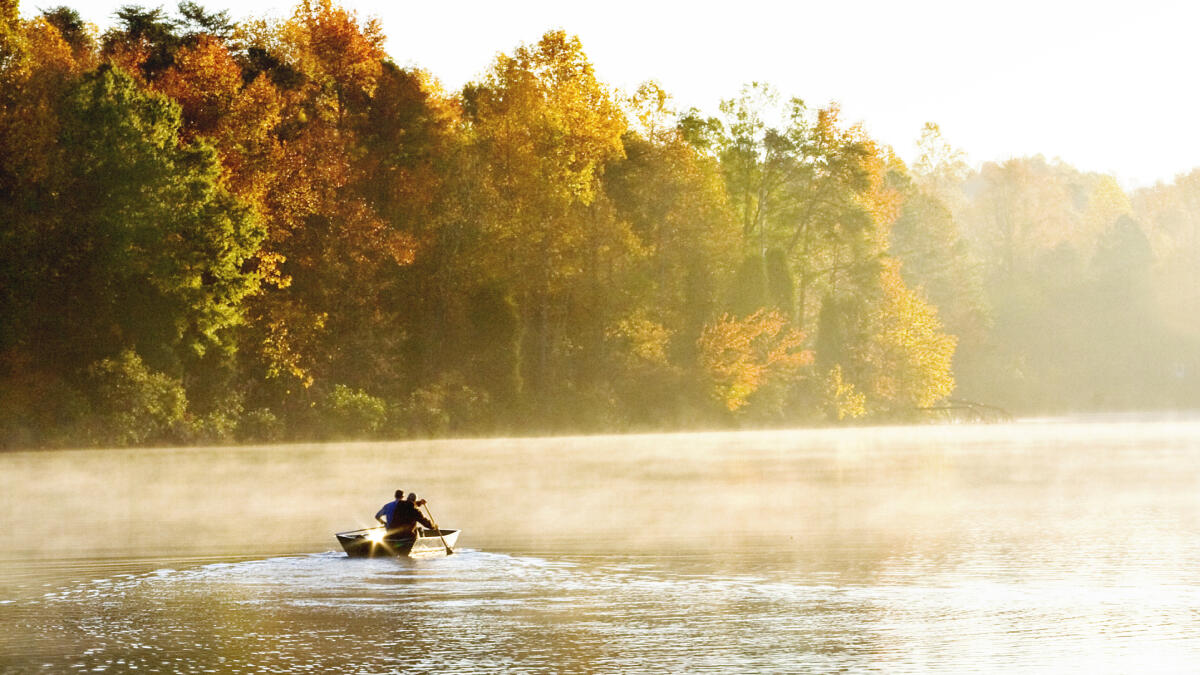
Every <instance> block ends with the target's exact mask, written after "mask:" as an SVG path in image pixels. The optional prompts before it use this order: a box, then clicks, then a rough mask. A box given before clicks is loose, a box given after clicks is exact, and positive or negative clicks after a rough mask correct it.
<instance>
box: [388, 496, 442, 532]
mask: <svg viewBox="0 0 1200 675" xmlns="http://www.w3.org/2000/svg"><path fill="white" fill-rule="evenodd" d="M424 504H425V500H424V499H417V495H416V494H415V493H411V492H410V493H409V495H408V499H406V500H404V501H399V500H397V501H396V508H395V510H394V511H392V515H391V517H390V518H388V521H387V528H388V536H389V537H394V538H396V539H408V538H411V537H415V536H417V524H418V523H419V524H421V525H424V526H425V527H428V528H430V529H432V528H433V523H431V522H430V521H429V519H428V518H426V517H425V516H423V515H421V511H420V509H419V508H418V507H420V506H422V505H424Z"/></svg>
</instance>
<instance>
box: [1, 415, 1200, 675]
mask: <svg viewBox="0 0 1200 675" xmlns="http://www.w3.org/2000/svg"><path fill="white" fill-rule="evenodd" d="M1198 460H1200V424H1197V423H1194V422H1189V421H1174V422H1173V421H1149V420H1146V421H1139V420H1129V419H1122V420H1119V421H1115V422H1103V421H1096V420H1090V421H1089V422H1088V423H1087V424H1075V423H1068V422H1062V421H1038V422H1029V423H1018V424H1011V425H995V426H979V427H971V426H961V427H917V428H878V429H857V430H822V431H791V432H755V433H714V434H684V435H659V436H628V437H617V436H614V437H587V438H583V437H581V438H555V439H495V440H478V441H443V442H429V443H374V444H329V445H305V446H280V447H246V448H193V449H175V450H114V451H93V452H82V451H79V452H76V451H71V452H40V453H9V454H5V455H0V489H2V490H3V492H2V494H3V495H4V496H3V497H0V522H2V523H3V524H4V531H5V532H6V533H10V534H9V536H8V541H7V542H6V543H7V547H6V549H5V551H6V552H5V554H4V556H3V559H2V560H0V670H4V671H17V672H26V671H30V672H32V671H38V670H42V669H48V670H50V671H68V670H94V669H113V670H131V669H133V668H135V667H136V668H137V669H138V671H139V672H141V671H150V672H154V671H159V672H204V671H213V670H215V671H219V672H321V671H327V670H339V671H343V672H381V671H388V670H405V669H407V670H416V671H426V670H441V671H447V670H448V671H456V670H501V669H509V670H522V671H532V672H553V671H591V672H595V671H609V672H611V671H614V670H656V671H673V672H681V671H689V672H694V671H703V670H721V671H728V670H741V671H783V670H790V671H795V670H811V671H828V670H839V669H851V670H862V669H877V670H884V671H888V672H896V671H910V672H928V671H943V672H961V671H963V670H978V669H982V670H993V671H995V670H1010V669H1018V670H1025V671H1029V670H1034V671H1045V672H1061V671H1063V670H1070V671H1075V672H1079V671H1088V672H1129V671H1144V670H1146V669H1147V667H1148V664H1153V665H1152V666H1149V667H1150V668H1151V669H1156V670H1187V669H1188V668H1189V665H1190V664H1194V663H1196V662H1197V658H1198V657H1200V639H1197V637H1196V635H1200V615H1197V613H1196V610H1195V608H1196V607H1200V573H1198V572H1197V570H1198V569H1200V567H1198V563H1200V544H1198V542H1200V537H1198V535H1200V501H1198V500H1197V496H1196V495H1197V494H1198V493H1197V488H1200V462H1198ZM396 487H402V488H405V489H409V490H416V491H418V492H419V493H420V494H421V495H422V496H425V497H428V498H429V500H430V506H431V508H432V509H433V513H434V515H435V516H436V517H437V518H438V520H439V522H441V523H442V524H444V525H446V526H447V527H461V528H462V529H463V535H462V538H461V539H460V545H461V548H460V550H459V552H458V553H456V554H455V555H453V556H450V557H448V558H439V559H433V560H423V561H408V560H393V559H375V560H358V559H347V558H346V557H345V556H344V555H343V554H342V553H341V552H339V551H335V549H336V543H335V542H334V540H333V538H332V533H333V532H334V531H338V530H347V529H354V528H357V527H360V526H362V525H365V524H368V523H369V520H370V517H371V515H372V514H373V513H374V511H375V510H376V509H377V508H378V507H379V506H380V505H381V504H382V503H383V502H384V501H387V499H388V497H389V496H390V493H391V491H392V490H394V489H395V488H396ZM34 533H42V536H33V535H34Z"/></svg>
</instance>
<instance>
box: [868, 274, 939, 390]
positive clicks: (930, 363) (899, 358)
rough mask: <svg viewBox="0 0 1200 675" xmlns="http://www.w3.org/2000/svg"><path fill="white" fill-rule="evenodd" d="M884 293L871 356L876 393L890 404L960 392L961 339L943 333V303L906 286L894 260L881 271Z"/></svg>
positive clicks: (869, 345)
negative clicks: (957, 354) (957, 352)
mask: <svg viewBox="0 0 1200 675" xmlns="http://www.w3.org/2000/svg"><path fill="white" fill-rule="evenodd" d="M880 281H881V289H882V298H881V301H880V303H879V306H878V308H877V310H876V315H875V317H874V323H875V325H876V329H875V330H874V331H873V334H872V338H871V340H870V341H869V344H868V353H867V357H866V361H867V363H868V364H870V366H871V368H872V370H873V371H874V373H873V376H872V377H871V386H870V388H871V392H872V393H873V394H874V396H876V397H878V399H880V400H881V401H886V402H888V405H889V407H918V408H920V407H927V406H930V405H932V404H934V403H936V402H937V401H939V400H941V399H943V398H945V397H947V396H949V395H950V393H951V392H953V391H954V374H953V371H952V365H953V360H954V348H955V345H956V344H957V339H956V338H955V337H954V336H953V335H947V334H945V333H943V332H942V324H941V321H939V320H938V316H937V308H936V307H933V306H932V305H930V304H929V303H927V302H925V300H924V299H923V298H922V297H921V296H920V295H919V294H918V293H916V292H915V291H913V290H911V289H909V288H907V287H906V286H905V285H904V280H903V279H902V278H901V276H900V267H899V265H898V264H897V263H896V262H895V261H888V262H887V263H886V264H885V265H884V267H883V269H882V271H881V274H880Z"/></svg>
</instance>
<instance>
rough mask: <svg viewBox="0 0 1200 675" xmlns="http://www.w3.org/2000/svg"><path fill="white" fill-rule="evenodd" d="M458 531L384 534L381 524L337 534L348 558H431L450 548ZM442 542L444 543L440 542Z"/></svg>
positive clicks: (456, 537)
mask: <svg viewBox="0 0 1200 675" xmlns="http://www.w3.org/2000/svg"><path fill="white" fill-rule="evenodd" d="M460 531H461V530H441V531H440V532H439V530H425V529H422V530H420V531H419V532H418V534H417V536H416V537H404V538H397V537H388V536H385V531H384V529H383V528H382V527H373V528H370V529H366V530H355V531H353V532H339V533H337V535H336V536H337V540H338V543H339V544H341V545H342V549H343V550H344V551H346V555H348V556H350V557H352V558H394V557H406V558H432V557H436V556H443V555H446V553H447V551H446V548H447V547H450V548H451V549H453V548H454V543H455V542H456V541H458V533H459V532H460ZM443 542H444V543H443Z"/></svg>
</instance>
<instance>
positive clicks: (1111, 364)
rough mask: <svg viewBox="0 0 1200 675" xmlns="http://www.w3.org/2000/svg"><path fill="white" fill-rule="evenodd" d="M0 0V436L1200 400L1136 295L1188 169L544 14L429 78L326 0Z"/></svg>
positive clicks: (634, 425)
mask: <svg viewBox="0 0 1200 675" xmlns="http://www.w3.org/2000/svg"><path fill="white" fill-rule="evenodd" d="M0 7H2V8H3V13H2V14H0V445H7V446H10V447H24V446H33V445H81V444H82V445H124V444H149V443H198V442H231V441H278V440H294V439H339V438H364V437H387V438H396V437H413V436H422V437H426V436H444V435H460V434H527V433H553V432H564V431H573V432H575V431H596V430H609V431H613V430H644V429H677V428H710V427H727V426H741V425H759V426H762V425H794V424H815V423H823V422H846V421H851V420H860V421H861V420H872V421H879V420H887V421H892V420H902V421H908V420H914V419H920V418H922V417H923V416H924V415H926V414H927V412H928V411H930V410H931V409H937V408H938V407H939V406H942V405H944V403H945V402H946V400H947V399H948V398H949V397H951V396H952V395H956V396H957V394H955V390H956V378H955V375H956V373H957V374H958V380H959V382H958V384H957V386H958V389H959V390H960V391H962V392H964V393H965V394H969V395H970V396H972V397H974V398H977V399H979V400H984V401H988V402H1000V403H1003V404H1005V405H1010V406H1012V407H1014V408H1016V409H1018V410H1020V409H1021V407H1022V406H1023V405H1025V404H1027V403H1028V404H1038V405H1048V404H1050V402H1055V403H1079V402H1078V401H1075V399H1074V398H1072V397H1077V396H1078V394H1079V393H1080V392H1081V391H1083V389H1081V388H1080V386H1079V385H1080V382H1081V380H1080V378H1081V377H1083V378H1084V380H1086V382H1087V383H1088V385H1087V386H1088V387H1093V388H1095V389H1096V391H1098V392H1102V393H1100V394H1096V397H1093V398H1092V399H1089V400H1084V401H1082V403H1081V404H1082V405H1091V406H1093V407H1095V406H1102V405H1106V404H1113V405H1119V404H1122V403H1127V402H1128V401H1133V400H1137V399H1136V397H1133V396H1125V395H1124V394H1120V393H1119V392H1120V391H1121V390H1120V389H1119V388H1120V387H1121V386H1123V385H1130V384H1136V386H1137V387H1138V388H1139V389H1138V391H1151V390H1152V391H1153V392H1154V393H1155V398H1154V400H1155V402H1156V404H1157V405H1159V406H1167V405H1183V404H1186V403H1189V402H1194V401H1195V400H1196V398H1197V394H1198V393H1200V392H1197V391H1195V390H1193V389H1189V388H1188V387H1187V386H1185V383H1186V382H1188V381H1189V380H1188V378H1187V377H1186V376H1180V375H1179V373H1180V370H1181V369H1183V371H1184V372H1186V370H1187V368H1189V367H1191V362H1190V361H1186V360H1184V361H1182V362H1179V363H1176V362H1174V361H1172V360H1171V358H1173V357H1171V355H1173V354H1182V353H1187V349H1188V348H1189V347H1191V346H1193V345H1194V342H1193V341H1192V340H1193V336H1192V334H1191V332H1190V331H1191V328H1190V326H1186V325H1173V324H1171V323H1170V322H1167V321H1163V320H1161V319H1160V318H1159V317H1161V316H1163V313H1162V312H1161V311H1160V309H1161V308H1162V306H1163V297H1161V294H1157V291H1156V289H1160V288H1168V287H1170V288H1175V287H1177V286H1176V284H1178V283H1180V282H1181V281H1183V280H1185V279H1190V275H1192V274H1194V269H1195V265H1194V264H1193V263H1194V262H1195V258H1196V257H1197V256H1200V243H1197V237H1196V236H1195V233H1196V231H1197V230H1196V226H1195V223H1194V222H1193V221H1195V220H1197V217H1196V216H1194V215H1193V214H1194V213H1197V211H1195V210H1194V209H1193V208H1192V202H1190V201H1188V200H1189V199H1192V197H1190V195H1192V194H1193V193H1195V194H1196V195H1197V197H1196V198H1197V199H1200V191H1197V190H1196V189H1194V188H1191V187H1189V186H1192V185H1196V186H1197V187H1200V179H1197V178H1194V177H1192V178H1188V180H1183V179H1182V178H1181V180H1180V181H1178V182H1177V183H1176V184H1173V185H1169V186H1158V187H1157V188H1155V189H1152V190H1146V191H1141V192H1139V193H1137V194H1135V195H1133V197H1132V198H1131V197H1129V196H1127V195H1125V193H1124V192H1122V191H1121V189H1120V187H1119V186H1117V184H1116V183H1115V181H1113V180H1112V179H1111V178H1110V177H1107V176H1099V175H1092V174H1083V173H1080V172H1078V171H1075V170H1073V169H1071V168H1070V167H1067V166H1065V165H1062V164H1061V163H1048V162H1046V161H1045V160H1042V159H1041V158H1032V159H1021V160H1013V161H1011V162H1007V163H1004V164H987V165H984V166H983V167H982V169H980V170H971V169H969V168H967V167H966V165H965V164H964V163H963V162H962V160H961V157H960V156H959V155H957V154H956V153H955V152H954V151H953V150H952V149H950V148H949V147H948V146H947V145H946V144H945V142H944V141H942V139H941V138H940V136H939V134H938V133H937V130H936V128H935V127H932V126H931V127H929V128H927V130H926V135H925V136H924V137H923V152H922V156H921V158H920V160H919V161H918V162H917V163H916V164H915V165H914V166H912V167H909V166H906V165H905V163H904V162H902V161H901V160H900V159H899V158H898V157H897V156H896V155H895V153H894V152H893V151H892V149H891V148H889V147H887V146H885V145H883V144H880V143H879V142H877V141H875V140H873V139H872V138H870V137H869V135H868V134H866V133H865V132H864V131H863V129H862V128H861V126H859V125H855V124H847V123H846V122H844V121H843V120H842V119H841V118H840V116H839V111H838V109H837V107H836V106H828V107H824V108H816V109H813V108H810V107H808V106H807V105H806V104H805V103H804V102H803V101H802V100H800V99H796V98H791V99H788V98H784V97H781V96H779V95H778V94H777V93H776V92H774V91H773V90H772V89H771V88H770V87H767V86H764V85H759V84H752V85H749V86H747V87H746V88H744V90H743V91H741V92H740V93H738V94H737V95H736V96H735V97H733V98H731V99H729V100H727V101H725V102H724V103H723V104H722V105H721V106H720V109H719V111H716V114H713V115H708V114H705V113H702V112H700V111H696V110H689V111H676V110H673V109H672V107H671V100H670V97H669V95H668V94H667V93H666V92H664V91H663V90H662V89H661V88H660V87H658V86H656V85H654V84H652V83H651V84H646V85H644V86H642V87H641V88H639V89H638V90H637V91H636V92H633V93H631V94H623V93H620V92H617V91H615V90H614V89H613V88H611V87H609V86H607V85H605V84H604V83H603V82H601V81H599V80H598V79H597V77H596V75H595V72H594V70H593V67H592V65H591V63H590V62H589V61H588V59H587V57H586V55H585V53H584V51H583V48H582V45H581V44H580V42H579V40H578V39H577V38H574V37H572V36H570V35H568V34H566V33H564V32H561V31H553V32H549V33H546V34H545V35H544V36H543V37H542V38H541V40H540V41H539V42H537V43H536V44H532V45H523V46H519V47H517V48H516V49H514V50H513V51H512V52H511V53H508V54H502V55H499V56H497V57H496V59H495V61H494V62H493V63H492V64H491V66H490V68H489V69H488V70H487V71H486V73H485V74H484V75H483V76H482V77H481V78H480V79H479V80H478V81H476V82H473V83H471V84H469V85H467V86H466V87H464V88H463V89H462V90H461V91H455V92H448V91H445V90H443V89H442V88H441V87H440V85H439V84H438V82H437V81H436V80H435V79H434V78H433V77H432V76H431V75H430V74H428V73H426V72H424V71H421V70H418V69H412V68H401V67H399V66H397V65H396V64H395V63H393V62H392V61H391V60H390V59H389V58H388V56H387V55H386V54H385V53H384V51H383V43H384V35H383V32H382V27H381V26H380V25H379V24H378V23H377V22H376V21H373V20H363V19H360V18H359V17H358V16H357V15H356V14H355V13H353V12H350V11H347V10H345V9H343V8H341V7H339V6H337V5H334V4H332V2H331V0H308V1H306V2H304V3H303V4H301V5H300V6H299V7H297V8H296V9H295V11H294V13H293V14H292V15H291V16H290V17H289V18H287V19H283V20H249V21H245V22H242V23H235V22H233V21H231V20H230V18H229V17H228V15H227V14H226V13H225V12H211V11H209V10H207V9H205V8H203V7H201V6H200V5H197V4H195V3H193V2H182V3H181V4H180V5H179V6H178V8H177V11H176V12H173V13H168V12H166V11H164V10H162V9H147V8H143V7H138V6H126V7H123V8H122V9H120V10H119V11H118V12H117V13H116V17H115V19H116V21H115V24H114V25H113V26H112V27H110V28H108V29H107V30H105V31H103V32H100V31H98V30H97V29H95V28H94V27H92V26H89V25H87V24H85V22H83V21H82V20H81V19H80V16H79V14H78V13H77V12H75V11H74V10H72V9H70V8H68V7H57V8H52V9H48V10H43V11H41V12H40V14H39V15H38V16H36V17H33V18H22V17H21V15H20V13H19V11H18V7H17V5H16V2H15V1H14V0H0ZM1189 181H1190V182H1189ZM1142 223H1153V224H1154V225H1155V229H1154V230H1153V232H1148V230H1147V229H1146V228H1145V227H1144V226H1143V225H1142ZM1155 237H1160V238H1161V239H1162V241H1158V240H1156V239H1155ZM1189 237H1190V239H1189ZM1079 299H1085V300H1086V301H1083V300H1080V301H1077V300H1079ZM1189 301H1190V302H1194V301H1195V298H1183V299H1181V300H1180V302H1185V303H1186V302H1189ZM1076 314H1078V315H1079V316H1075V315H1076ZM1192 316H1195V314H1194V313H1193V314H1192ZM1080 321H1082V322H1083V323H1082V324H1081V323H1080ZM1178 323H1179V322H1176V324H1178ZM1185 323H1186V322H1185ZM1047 327H1049V328H1047ZM1097 331H1099V336H1100V340H1099V342H1089V340H1090V338H1092V337H1096V336H1097V334H1098V333H1097ZM1064 345H1073V346H1074V347H1077V349H1076V350H1075V355H1076V356H1077V357H1078V358H1077V359H1075V360H1070V361H1069V362H1068V361H1063V360H1061V359H1057V357H1056V352H1057V351H1058V350H1059V349H1061V348H1062V347H1063V346H1064ZM1085 345H1086V346H1085ZM956 350H957V351H956ZM1192 352H1193V353H1194V352H1195V350H1192ZM1064 364H1066V365H1064ZM1097 367H1098V369H1095V368H1097ZM1151 371H1152V372H1153V376H1152V377H1148V375H1150V374H1151ZM1160 371H1161V372H1160ZM1156 378H1157V379H1156ZM1147 383H1152V385H1153V386H1151V385H1149V384H1147ZM1089 391H1090V390H1089ZM1114 392H1115V393H1114ZM1126 393H1128V392H1126ZM1056 396H1057V397H1058V398H1057V399H1056V398H1055V397H1056ZM1122 396H1125V397H1124V398H1122ZM1104 397H1108V398H1104Z"/></svg>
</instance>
